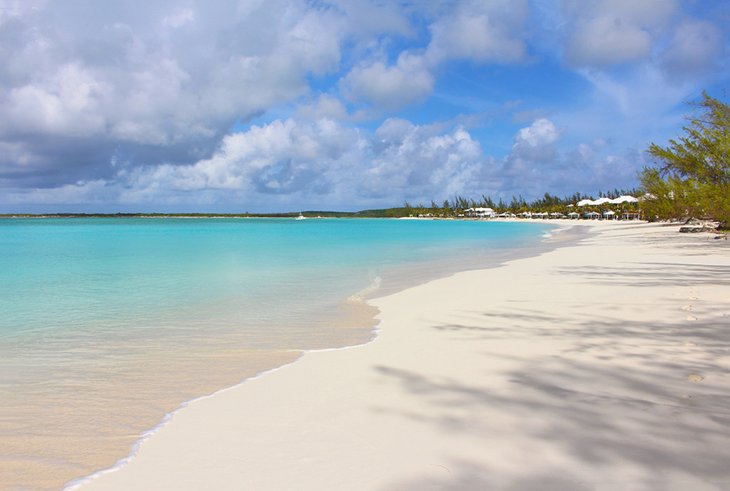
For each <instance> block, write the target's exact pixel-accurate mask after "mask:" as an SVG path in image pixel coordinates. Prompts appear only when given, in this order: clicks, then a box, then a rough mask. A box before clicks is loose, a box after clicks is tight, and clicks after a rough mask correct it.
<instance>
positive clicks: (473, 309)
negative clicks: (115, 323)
mask: <svg viewBox="0 0 730 491" xmlns="http://www.w3.org/2000/svg"><path fill="white" fill-rule="evenodd" d="M590 227H591V231H592V233H591V235H590V236H589V237H588V238H587V239H585V240H583V241H581V242H580V243H578V244H568V245H566V246H565V247H559V248H557V249H552V250H549V251H547V252H545V253H543V254H540V255H538V256H535V257H528V258H521V259H516V260H513V261H509V262H507V263H506V264H503V265H501V266H498V267H497V268H494V269H487V270H477V271H467V272H462V273H457V274H455V275H452V276H449V277H446V278H442V279H437V280H433V281H429V282H427V283H425V284H423V285H419V286H416V287H413V288H409V289H407V290H404V291H401V292H398V293H395V294H393V295H390V296H387V297H382V298H378V299H375V300H372V301H371V302H370V303H371V304H372V305H374V306H376V307H378V308H379V309H380V311H381V314H380V315H379V316H378V317H379V318H380V321H381V323H380V325H379V326H378V330H379V333H378V336H377V337H376V338H375V340H373V341H372V342H370V343H366V344H364V345H359V346H355V347H349V348H339V349H334V350H321V351H313V352H309V353H307V354H306V355H305V356H303V357H302V358H300V359H299V360H298V362H297V363H294V364H290V365H286V366H285V367H280V368H279V369H276V370H275V371H274V372H269V373H267V374H266V375H265V376H259V377H256V378H254V379H249V380H248V381H246V382H245V383H243V384H241V385H238V386H235V387H233V388H230V389H224V390H223V391H220V392H218V393H216V394H215V395H213V396H209V397H205V398H201V399H196V400H195V401H192V402H190V403H188V404H187V405H186V406H187V407H185V409H181V410H179V411H177V412H175V413H174V414H173V415H172V417H170V418H169V422H168V424H166V425H163V426H162V427H161V428H160V429H159V431H158V432H157V433H156V434H155V435H153V436H152V437H151V438H149V439H147V440H145V441H143V442H142V443H141V445H140V448H139V452H138V454H137V455H136V457H135V458H133V459H132V460H131V461H130V462H129V463H128V464H127V465H125V466H123V467H122V469H121V470H119V471H115V472H102V473H98V474H96V475H95V476H96V477H95V478H94V479H91V480H82V481H81V482H78V484H79V486H78V488H79V489H127V488H135V487H148V488H149V487H153V488H156V489H185V488H188V489H195V488H200V487H201V486H204V485H205V486H213V487H215V488H219V489H226V488H235V487H238V486H241V485H244V484H245V485H250V487H251V488H253V489H286V488H288V487H290V486H291V483H292V482H296V483H297V488H298V489H334V488H343V489H344V488H347V489H414V488H423V487H427V486H432V487H434V488H436V489H452V488H453V489H456V488H458V489H472V488H479V487H480V486H481V487H482V488H483V487H484V486H487V488H489V487H492V488H495V487H496V488H498V489H501V488H500V486H512V485H513V484H518V485H521V486H522V487H519V486H517V487H516V488H512V487H510V488H509V489H530V487H529V486H528V485H527V484H529V482H533V483H537V482H541V483H543V482H548V483H551V484H554V485H555V486H556V488H557V487H560V486H562V487H561V489H566V486H567V488H568V489H571V488H570V486H572V488H574V489H584V488H580V487H577V486H578V485H579V483H583V484H588V485H589V489H598V488H601V489H603V488H604V487H606V486H614V487H616V486H618V488H623V487H625V486H624V485H631V486H633V487H634V489H657V487H654V486H659V481H654V482H652V481H651V479H652V478H653V479H662V481H661V483H662V486H661V487H662V488H663V489H686V486H689V485H690V484H691V485H692V486H693V487H695V488H698V486H699V488H698V489H720V488H719V487H717V488H715V487H711V486H714V485H715V484H714V481H712V480H713V479H714V480H717V479H721V480H723V481H722V482H727V480H728V479H730V473H728V471H726V470H725V469H724V468H723V467H724V465H723V464H721V462H722V461H723V460H725V461H726V459H727V457H728V455H727V454H728V451H727V450H724V449H725V448H730V445H728V443H730V435H729V434H728V431H727V427H726V426H725V427H723V425H722V423H717V422H715V423H714V424H715V426H716V427H711V426H712V424H713V420H712V417H715V418H723V417H726V416H727V411H724V412H723V411H722V410H720V409H719V408H720V407H722V400H718V398H719V397H721V396H720V394H722V393H723V391H724V392H725V393H727V389H728V387H729V385H728V384H729V381H728V376H727V368H726V367H724V365H722V363H725V364H726V361H723V360H726V358H727V354H724V355H722V354H721V355H720V361H722V363H720V364H719V365H718V362H716V361H713V360H712V356H711V355H713V354H714V355H717V353H716V352H709V351H707V350H706V349H704V348H705V347H704V346H703V344H702V343H698V342H697V341H694V340H691V339H693V336H694V335H693V334H692V332H690V331H687V332H683V331H682V329H684V328H687V329H690V328H692V327H694V328H697V326H701V327H702V328H703V329H702V331H701V332H700V333H698V334H697V337H700V338H701V337H702V336H703V335H704V336H705V337H707V336H710V339H712V340H713V342H714V343H715V344H718V343H719V345H718V346H714V345H713V349H714V350H715V351H717V350H721V349H722V348H721V346H723V344H722V343H727V341H728V338H727V336H728V335H727V334H725V333H712V332H710V331H711V328H712V324H711V322H710V324H707V323H708V319H710V321H712V322H714V321H716V320H717V319H719V318H724V317H726V316H728V315H730V308H729V306H728V304H730V298H728V296H727V294H725V295H724V296H723V295H722V293H721V292H720V291H719V290H718V286H722V285H723V280H722V275H723V274H726V273H727V270H728V268H729V267H730V261H728V257H727V254H724V255H722V254H720V255H719V256H718V253H717V250H720V251H721V252H722V251H727V248H725V249H717V247H714V246H715V245H717V244H713V247H711V248H710V250H702V248H701V249H700V250H699V252H697V251H696V250H694V249H696V246H697V244H698V243H699V242H700V241H701V238H699V237H676V235H678V234H674V235H673V236H671V237H670V234H671V233H674V232H676V230H674V228H673V227H661V226H657V225H644V224H630V225H624V224H594V225H590ZM670 229H671V230H670ZM593 232H594V233H593ZM668 232H669V233H668ZM667 240H669V243H667V242H665V241H667ZM623 241H629V242H630V243H631V247H628V246H627V245H622V242H623ZM687 244H689V245H687ZM693 244H694V245H693ZM699 245H700V246H705V247H704V249H707V247H706V244H699ZM685 247H689V249H684V248H685ZM688 251H689V252H688ZM658 258H663V260H664V261H666V262H661V261H659V260H658ZM647 260H648V261H647ZM672 261H673V263H672ZM682 261H684V262H685V263H683V262H682ZM645 263H646V264H648V265H649V266H646V265H645ZM636 264H641V265H642V266H641V267H640V268H639V269H640V271H639V272H638V273H637V272H636V268H633V269H632V268H631V267H630V265H636ZM671 264H677V265H682V264H684V266H685V267H686V268H690V266H693V265H694V266H695V267H696V269H694V270H692V269H687V271H685V274H684V276H682V271H681V270H680V271H677V272H676V274H674V275H673V276H669V275H668V274H667V275H666V276H667V277H670V279H671V281H670V284H669V285H665V284H663V282H662V281H659V279H661V276H662V274H663V271H664V270H666V269H667V267H669V265H671ZM688 264H689V266H688ZM708 264H709V265H710V266H712V265H713V264H719V269H718V271H719V273H717V274H713V271H712V268H709V267H707V265H708ZM652 265H653V267H652ZM698 271H700V272H701V274H702V277H701V283H700V284H698V285H697V284H696V285H694V286H693V280H695V282H696V280H697V278H696V275H697V273H698ZM556 272H559V273H560V274H557V273H556ZM556 275H557V276H556ZM632 275H634V276H635V278H634V277H632ZM637 278H638V281H639V284H638V286H637V285H635V284H633V280H634V279H637ZM647 278H656V280H651V281H648V280H647ZM665 279H666V278H665ZM556 280H558V283H559V284H558V285H556V284H555V282H556ZM515 282H523V283H525V284H524V285H522V286H520V285H519V284H517V285H516V284H515ZM642 282H643V283H642ZM725 284H726V283H725ZM556 286H559V287H560V288H556ZM647 286H649V287H651V288H650V290H647V289H646V287H647ZM693 288H694V290H692V289H693ZM683 290H687V292H684V291H683ZM700 290H702V291H701V292H700ZM537 293H539V294H540V295H537ZM637 293H641V295H639V296H637ZM593 295H597V298H596V299H594V300H591V302H592V303H587V302H586V300H585V299H593ZM604 295H608V296H609V297H610V299H609V300H606V299H604ZM683 297H684V298H683ZM692 298H694V300H692ZM581 299H582V300H581ZM637 299H638V300H637ZM424 300H426V301H424ZM703 303H706V304H707V305H700V306H701V307H708V308H707V310H708V312H707V313H705V312H703V311H701V309H700V307H698V305H697V304H703ZM710 304H712V305H710ZM414 305H417V306H418V308H417V309H414V308H413V306H414ZM687 306H689V307H688V308H687ZM709 307H712V308H709ZM682 309H684V310H682ZM675 310H676V312H675ZM414 311H416V312H414ZM690 312H692V313H690ZM676 313H680V316H681V315H685V316H686V317H684V318H682V319H680V320H675V319H670V320H668V319H667V318H668V317H669V316H671V315H673V314H676ZM713 316H714V317H713ZM713 319H714V320H713ZM590 320H592V321H593V323H595V325H596V326H597V327H594V328H591V322H590ZM644 323H648V324H655V325H659V326H663V327H662V330H661V331H660V334H661V335H657V337H658V338H659V339H658V340H654V341H652V342H649V341H650V340H651V336H650V335H649V334H651V333H650V332H648V331H647V329H648V328H647V327H646V326H644ZM685 324H686V326H685ZM705 324H707V325H705ZM561 326H562V327H561ZM642 329H643V330H642ZM594 331H595V332H594ZM613 331H616V333H615V334H611V335H609V334H608V333H612V332H613ZM675 331H677V332H676V333H675ZM672 333H675V334H676V336H677V338H678V339H676V340H674V339H672V336H671V334H672ZM723 336H724V337H723ZM637 339H638V340H639V341H641V343H638V344H637V343H636V341H637ZM599 341H601V342H599ZM675 341H676V344H677V346H674V344H673V343H674V342H675ZM667 343H669V344H668V345H667ZM686 343H691V344H686ZM616 345H618V346H616ZM724 346H727V344H724ZM627 347H628V348H630V349H629V353H628V354H627V353H626V352H625V349H626V348H627ZM725 350H726V351H727V349H726V348H725ZM668 351H672V353H670V354H671V355H672V356H673V357H674V358H677V357H679V359H682V357H684V358H686V360H684V362H685V363H686V365H687V369H686V370H684V371H685V372H688V373H683V374H679V375H678V376H673V377H670V378H669V379H667V378H666V377H665V375H666V373H660V372H661V370H658V369H657V368H656V367H654V365H653V364H655V363H659V362H661V363H668V362H664V361H662V360H660V359H661V358H662V357H663V356H665V355H667V352H668ZM723 356H724V357H725V358H722V357H723ZM637 360H638V361H637ZM700 362H702V363H700ZM673 363H674V365H672V364H671V363H670V364H669V365H670V366H667V367H664V370H665V372H666V371H670V370H669V369H670V368H673V370H674V371H678V370H679V366H675V365H677V364H678V363H679V362H673ZM713 363H714V364H713ZM614 365H616V366H614ZM530 367H531V368H536V367H537V368H540V370H536V371H535V370H530V369H528V368H530ZM713 367H714V372H716V373H714V372H713ZM578 368H582V369H583V370H578ZM546 369H547V370H546ZM617 369H620V370H619V372H620V373H615V372H616V370H617ZM584 372H587V373H590V374H591V375H592V377H590V378H589V377H586V376H584V375H583V373H584ZM604 372H606V373H604ZM655 372H656V373H655ZM690 372H691V373H690ZM695 372H697V373H695ZM650 375H652V376H653V377H654V378H660V380H657V381H656V383H652V377H650ZM660 376H661V377H660ZM698 377H702V378H701V379H698ZM572 379H574V380H572ZM622 379H623V381H622ZM628 382H631V383H628ZM641 388H643V389H644V392H647V391H648V393H649V396H650V397H647V396H646V394H644V395H643V396H642V394H641V392H642V390H641ZM603 405H605V406H608V408H607V409H611V412H608V411H603V410H601V408H602V407H603ZM594 407H595V409H592V408H594ZM530 408H533V409H530ZM637 408H639V409H640V410H643V411H645V412H646V411H649V412H656V411H658V412H659V413H658V414H654V415H653V416H655V417H657V418H658V419H659V420H660V421H661V422H662V423H663V424H670V423H675V424H677V423H679V425H680V426H681V428H682V429H683V430H689V429H692V430H694V431H693V432H692V434H694V435H697V433H698V431H699V432H700V433H701V435H700V436H702V437H703V438H702V439H701V442H702V445H701V446H698V444H691V443H688V442H687V441H678V439H677V438H676V437H677V436H678V434H677V433H678V432H677V431H672V428H669V429H668V430H667V431H668V433H669V435H668V436H666V437H662V436H661V435H658V431H657V430H658V429H659V425H658V424H656V423H654V422H652V421H648V420H642V419H641V418H637V417H636V415H635V414H634V413H636V411H637ZM617 410H618V412H623V413H624V416H626V417H627V418H628V420H629V423H630V425H629V426H630V427H631V428H632V429H633V430H636V431H638V432H639V434H641V435H644V433H646V435H645V436H646V437H647V438H649V437H650V438H651V439H652V441H653V442H654V444H655V445H650V444H648V443H647V444H646V445H644V446H637V445H631V444H629V443H622V442H621V441H620V438H619V437H625V435H624V434H623V433H624V432H625V431H626V430H627V427H624V426H623V425H620V424H618V423H616V424H615V427H614V428H613V430H615V431H614V432H613V433H615V434H612V432H611V431H608V428H607V427H608V426H611V425H610V424H609V423H611V419H612V418H613V417H614V416H613V415H614V413H615V412H616V411H617ZM591 411H592V412H591ZM592 413H594V414H592ZM559 416H560V418H558V417H559ZM565 416H573V418H571V420H572V421H574V422H573V423H571V422H570V421H568V422H562V421H563V417H565ZM588 416H595V418H588ZM576 417H578V419H577V422H576ZM694 419H699V422H700V423H703V424H702V425H700V424H699V423H698V422H697V421H694ZM553 426H554V428H553ZM670 426H671V425H670ZM706 426H707V428H706ZM562 427H566V428H563V429H567V430H569V431H567V435H566V431H562V432H555V431H554V430H557V429H561V428H562ZM579 430H580V431H579ZM710 430H712V431H711V432H710ZM723 430H724V431H723ZM583 431H585V432H588V435H587V436H585V437H583V436H581V435H580V434H579V433H581V432H583ZM552 433H555V434H552ZM596 433H597V434H598V435H600V438H598V437H597V436H595V434H596ZM687 435H689V432H687ZM687 435H684V434H682V436H687ZM670 436H671V437H672V438H670ZM596 438H597V439H598V440H600V441H598V442H597V443H599V445H598V449H595V448H592V446H591V445H589V443H591V441H592V440H593V439H596ZM662 438H664V440H667V441H664V442H661V440H662ZM554 440H557V441H554ZM604 440H606V441H608V442H609V443H610V446H609V447H608V448H607V447H606V445H605V443H606V441H604ZM659 443H664V444H665V445H664V446H665V447H666V444H670V447H671V444H674V445H675V446H679V448H676V449H672V450H671V451H667V450H661V449H660V446H659V445H658V444H659ZM600 444H604V445H600ZM708 444H709V447H710V448H709V449H708V448H707V447H708ZM583 446H585V448H582V447H583ZM639 447H640V448H639ZM710 449H711V450H713V451H714V457H715V460H716V462H713V461H712V460H713V459H709V460H710V461H708V462H697V463H695V464H693V465H678V464H677V462H676V460H677V458H678V456H679V455H682V456H684V457H686V458H687V459H689V460H690V461H691V462H694V461H702V460H703V458H706V456H707V453H708V450H710ZM577 450H581V452H578V451H577ZM675 450H676V451H677V452H679V453H678V455H677V456H675V455H674V453H671V452H673V451H675ZM652 451H656V454H652ZM685 451H686V455H685ZM592 452H596V453H598V454H600V455H598V456H593V458H592V459H588V460H589V461H586V458H584V456H583V453H588V454H591V453H592ZM621 452H626V455H627V457H626V459H625V460H622V459H621V458H617V457H618V456H619V454H621ZM637 452H638V457H641V458H638V460H637V455H636V454H637ZM698 453H699V455H701V456H702V458H700V457H698V456H697V454H698ZM609 454H610V455H609ZM601 457H602V458H601ZM609 457H611V458H609ZM670 457H671V458H670ZM534 459H537V461H538V464H539V465H537V466H536V465H535V463H534V461H533V460H534ZM526 461H530V462H531V464H530V465H529V466H525V462H526ZM701 463H703V464H704V465H700V464H701ZM589 464H590V465H589ZM670 464H671V465H670ZM569 470H571V471H570V472H568V471H569ZM650 471H651V472H650ZM657 471H660V474H661V476H660V477H659V478H657ZM558 474H559V475H560V476H561V477H559V478H557V479H559V482H558V481H555V479H556V477H555V476H556V475H558ZM546 479H547V481H546ZM708 479H709V480H708ZM528 481H529V482H528ZM676 482H682V483H684V484H683V486H684V487H676V486H675V487H672V483H676ZM718 482H719V481H718ZM583 484H581V485H583ZM470 486H472V487H470ZM596 486H598V487H596ZM642 486H643V487H642ZM702 486H704V487H702ZM74 489H76V487H74ZM543 489H544V486H543Z"/></svg>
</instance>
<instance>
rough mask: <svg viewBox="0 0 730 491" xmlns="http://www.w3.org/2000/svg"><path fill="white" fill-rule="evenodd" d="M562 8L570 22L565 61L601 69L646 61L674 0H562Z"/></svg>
mask: <svg viewBox="0 0 730 491" xmlns="http://www.w3.org/2000/svg"><path fill="white" fill-rule="evenodd" d="M563 8H564V10H565V12H566V13H567V17H568V18H569V19H570V22H569V26H568V39H567V44H566V49H565V57H566V59H567V61H568V62H569V63H570V64H572V65H576V66H584V67H585V66H597V67H605V66H612V65H617V64H621V63H630V62H636V61H640V60H648V59H649V58H650V57H651V55H652V50H653V48H654V45H655V43H656V41H657V40H658V39H659V37H660V35H661V33H662V32H663V31H664V30H666V28H667V27H668V20H669V18H670V17H671V16H672V14H674V13H675V11H676V10H677V5H676V1H674V0H645V1H635V0H600V1H596V2H582V1H577V0H566V1H564V2H563Z"/></svg>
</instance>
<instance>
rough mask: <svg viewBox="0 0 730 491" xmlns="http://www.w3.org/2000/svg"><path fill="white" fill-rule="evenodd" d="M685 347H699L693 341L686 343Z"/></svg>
mask: <svg viewBox="0 0 730 491" xmlns="http://www.w3.org/2000/svg"><path fill="white" fill-rule="evenodd" d="M684 345H685V346H697V343H693V342H692V341H685V342H684Z"/></svg>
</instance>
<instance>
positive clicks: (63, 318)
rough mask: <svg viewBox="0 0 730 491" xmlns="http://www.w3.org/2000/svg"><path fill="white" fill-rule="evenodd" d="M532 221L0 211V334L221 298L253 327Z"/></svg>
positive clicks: (529, 230)
mask: <svg viewBox="0 0 730 491" xmlns="http://www.w3.org/2000/svg"><path fill="white" fill-rule="evenodd" d="M542 233H543V231H542V230H541V227H536V226H535V225H530V224H520V223H494V222H490V223H484V222H464V221H449V222H447V221H422V220H352V219H349V220H348V219H310V220H300V221H296V220H283V219H96V218H95V219H6V220H0V285H3V287H2V294H1V295H0V312H2V317H0V336H33V335H40V334H42V333H43V332H46V331H60V332H62V331H73V330H78V329H89V328H93V329H95V330H99V331H103V330H106V329H112V330H114V329H124V328H125V327H135V328H138V327H143V326H144V327H153V326H155V325H159V324H163V325H164V324H167V323H169V321H170V320H171V318H174V317H176V314H175V313H176V312H178V313H179V312H181V311H182V312H185V316H184V318H183V319H184V320H185V323H186V324H191V323H200V324H201V325H206V326H208V327H210V328H213V327H220V325H221V322H223V323H225V322H227V319H226V318H225V317H226V316H227V315H229V314H231V312H230V311H227V310H228V309H226V308H223V309H221V307H220V305H221V303H222V302H223V303H225V302H227V301H232V302H235V304H236V306H235V310H236V314H241V313H244V314H245V316H246V317H247V321H250V320H252V317H258V318H260V319H261V320H263V321H264V322H262V323H259V322H255V324H257V325H258V327H261V328H264V324H266V323H267V322H269V321H272V320H274V319H275V318H276V317H279V316H281V318H282V319H284V320H286V319H293V318H296V317H298V316H299V315H301V314H302V313H304V312H306V311H308V310H313V309H316V308H317V306H321V304H322V303H327V302H328V301H331V300H332V299H336V298H338V297H342V296H343V295H344V296H346V295H348V294H352V293H355V292H357V291H359V290H362V289H363V288H366V287H367V286H368V285H370V284H371V283H372V282H373V281H374V280H375V279H376V278H378V277H381V276H383V275H384V274H385V272H386V271H388V270H389V269H392V268H393V267H397V266H399V265H404V264H414V263H420V262H425V261H429V260H434V259H437V260H438V259H448V258H449V257H453V256H456V255H462V254H469V253H471V252H473V251H482V252H483V251H486V250H490V249H491V250H496V249H504V248H508V247H514V246H519V245H524V244H529V243H531V242H534V240H535V238H536V237H539V236H540V235H541V234H542ZM211 304H216V305H218V306H219V307H218V308H217V309H216V310H214V311H211V310H210V309H209V308H208V307H209V306H210V305H211ZM201 314H202V315H201ZM221 315H223V318H221ZM176 320H178V321H179V320H180V319H176ZM240 320H241V319H239V321H240ZM246 323H250V322H246ZM129 324H133V326H130V325H129Z"/></svg>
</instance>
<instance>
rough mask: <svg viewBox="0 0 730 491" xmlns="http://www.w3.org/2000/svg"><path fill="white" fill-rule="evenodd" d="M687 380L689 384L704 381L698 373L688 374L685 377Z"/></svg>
mask: <svg viewBox="0 0 730 491" xmlns="http://www.w3.org/2000/svg"><path fill="white" fill-rule="evenodd" d="M687 380H689V381H690V382H702V381H703V380H705V377H703V376H702V375H700V374H699V373H690V374H689V375H687Z"/></svg>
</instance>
